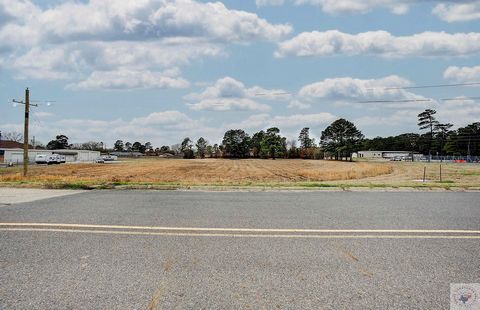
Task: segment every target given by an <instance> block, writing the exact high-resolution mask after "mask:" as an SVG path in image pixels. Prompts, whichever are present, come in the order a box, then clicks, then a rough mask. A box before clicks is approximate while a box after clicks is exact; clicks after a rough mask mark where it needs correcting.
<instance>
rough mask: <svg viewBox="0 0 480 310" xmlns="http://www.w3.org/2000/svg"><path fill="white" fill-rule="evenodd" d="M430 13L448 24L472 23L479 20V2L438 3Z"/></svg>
mask: <svg viewBox="0 0 480 310" xmlns="http://www.w3.org/2000/svg"><path fill="white" fill-rule="evenodd" d="M432 13H433V14H435V15H437V16H438V17H439V18H441V19H442V20H444V21H446V22H449V23H453V22H468V21H473V20H477V19H480V2H478V1H474V2H471V3H452V4H446V3H440V4H438V5H437V6H435V8H434V9H433V10H432Z"/></svg>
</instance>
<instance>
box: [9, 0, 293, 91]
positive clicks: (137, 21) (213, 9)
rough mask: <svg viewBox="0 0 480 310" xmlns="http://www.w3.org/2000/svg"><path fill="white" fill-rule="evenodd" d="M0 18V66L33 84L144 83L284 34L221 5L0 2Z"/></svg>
mask: <svg viewBox="0 0 480 310" xmlns="http://www.w3.org/2000/svg"><path fill="white" fill-rule="evenodd" d="M0 17H1V18H2V22H0V64H1V65H2V66H5V67H7V68H9V69H11V70H12V71H13V72H15V73H14V74H15V77H17V78H35V79H56V80H59V79H80V80H82V79H83V80H84V79H86V78H88V77H89V76H91V75H93V76H94V77H95V75H98V72H104V71H117V70H119V71H120V70H121V71H128V70H146V71H147V72H146V73H145V74H144V75H148V74H149V72H148V71H150V72H160V71H162V70H163V69H165V68H169V67H172V66H180V65H185V64H188V63H189V62H190V61H191V60H193V59H197V58H201V57H205V56H207V57H212V56H223V55H226V52H225V45H226V44H228V43H242V44H244V43H250V42H253V41H258V40H261V41H278V40H280V39H282V38H284V37H285V36H286V35H288V34H289V33H290V32H291V31H292V28H291V26H290V25H287V24H271V23H269V22H268V21H266V20H265V19H262V18H260V17H259V16H258V15H256V14H254V13H249V12H245V11H240V10H231V9H228V8H227V7H226V6H225V5H224V4H223V3H221V2H200V1H195V0H160V1H154V0H142V1H123V0H90V1H87V2H80V1H77V2H66V3H63V4H59V5H53V6H52V7H50V8H48V9H43V8H40V7H39V6H36V5H35V4H34V3H33V2H31V1H28V0H23V1H16V0H0ZM90 78H91V77H90ZM166 84H167V85H177V84H176V83H166ZM124 85H125V86H128V85H130V83H124ZM132 85H133V87H142V86H139V85H137V84H135V83H134V84H132Z"/></svg>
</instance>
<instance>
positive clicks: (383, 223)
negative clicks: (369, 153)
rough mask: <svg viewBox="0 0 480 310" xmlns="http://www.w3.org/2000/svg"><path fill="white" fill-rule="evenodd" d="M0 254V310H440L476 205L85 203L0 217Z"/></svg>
mask: <svg viewBox="0 0 480 310" xmlns="http://www.w3.org/2000/svg"><path fill="white" fill-rule="evenodd" d="M0 200H1V197H0ZM0 203H1V201H0ZM0 246H1V252H0V283H1V284H0V308H2V309H3V308H5V309H13V308H15V309H57V308H60V309H65V308H75V309H77V308H84V309H93V308H94V309H105V308H115V309H145V308H148V307H152V308H155V307H156V308H158V309H160V308H161V309H171V308H178V309H184V308H192V309H198V308H201V309H212V308H213V309H225V308H246V309H248V308H251V309H253V308H267V309H276V308H280V309H284V308H289V309H292V308H297V309H312V308H316V309H448V308H449V305H450V302H449V296H450V295H449V286H450V283H478V282H480V259H479V258H480V193H427V192H411V193H408V192H406V193H401V192H390V193H381V192H359V193H357V192H355V193H354V192H256V193H254V192H216V193H212V192H182V191H92V192H85V193H79V194H73V195H69V196H63V197H55V198H51V199H45V200H38V201H33V202H27V203H20V204H12V205H1V206H0Z"/></svg>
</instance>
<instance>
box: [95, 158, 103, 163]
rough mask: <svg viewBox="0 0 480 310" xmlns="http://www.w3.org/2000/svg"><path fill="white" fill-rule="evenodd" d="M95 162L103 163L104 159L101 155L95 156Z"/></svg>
mask: <svg viewBox="0 0 480 310" xmlns="http://www.w3.org/2000/svg"><path fill="white" fill-rule="evenodd" d="M95 163H96V164H103V163H105V160H104V159H103V158H102V157H97V158H96V159H95Z"/></svg>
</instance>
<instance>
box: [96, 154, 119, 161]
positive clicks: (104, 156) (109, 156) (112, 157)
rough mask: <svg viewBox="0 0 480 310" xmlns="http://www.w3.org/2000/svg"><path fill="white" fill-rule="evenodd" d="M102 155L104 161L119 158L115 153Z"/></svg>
mask: <svg viewBox="0 0 480 310" xmlns="http://www.w3.org/2000/svg"><path fill="white" fill-rule="evenodd" d="M100 157H101V158H103V160H104V161H115V160H117V159H118V157H117V156H114V155H102V156H100Z"/></svg>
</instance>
